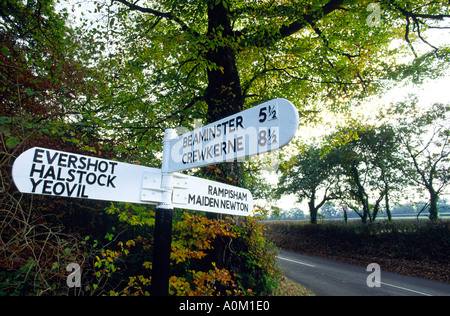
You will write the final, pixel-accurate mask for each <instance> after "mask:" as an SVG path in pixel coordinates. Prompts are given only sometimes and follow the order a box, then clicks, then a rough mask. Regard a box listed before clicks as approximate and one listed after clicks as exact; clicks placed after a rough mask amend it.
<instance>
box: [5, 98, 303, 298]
mask: <svg viewBox="0 0 450 316" xmlns="http://www.w3.org/2000/svg"><path fill="white" fill-rule="evenodd" d="M298 123H299V117H298V112H297V110H296V109H295V107H294V106H293V105H292V103H290V102H289V101H287V100H284V99H275V100H272V101H270V102H267V103H264V104H261V105H259V106H256V107H254V108H251V109H249V110H246V111H243V112H241V113H238V114H235V115H232V116H230V117H227V118H225V119H222V120H220V121H217V122H215V123H212V124H210V125H207V126H204V127H202V128H200V129H196V130H194V131H192V132H190V133H186V134H184V135H182V136H179V137H177V134H176V131H175V130H173V129H168V130H166V133H165V136H164V146H163V162H162V169H155V168H149V167H144V166H138V165H132V164H127V163H122V162H117V161H112V160H106V159H100V158H94V157H89V156H84V155H78V154H71V153H66V152H62V151H57V150H51V149H46V148H39V147H36V148H32V149H29V150H27V151H25V152H24V153H22V154H21V155H20V156H19V157H18V158H17V159H16V160H15V161H14V164H13V168H12V175H13V180H14V183H15V184H16V186H17V188H18V189H19V191H20V192H22V193H31V194H43V195H51V196H60V197H72V198H81V199H94V200H104V201H115V202H129V203H144V204H151V205H157V207H156V218H155V241H154V250H153V254H154V255H153V257H154V258H153V270H152V284H151V291H150V292H151V294H152V295H155V296H167V295H168V290H169V276H170V275H169V267H170V249H171V248H170V247H171V241H172V214H173V209H174V208H182V209H190V210H198V211H205V212H215V213H222V214H231V215H238V216H249V215H250V214H251V211H252V209H253V197H252V194H251V193H250V191H249V190H246V189H242V188H239V187H235V186H231V185H227V184H222V183H218V182H214V181H210V180H205V179H201V178H197V177H192V176H187V175H184V174H179V173H176V172H177V171H181V170H186V169H191V168H197V167H201V166H206V165H211V164H215V163H220V162H225V161H234V160H236V159H239V158H244V157H250V156H254V155H258V154H261V153H265V152H270V151H273V150H276V149H278V148H280V147H282V146H285V145H286V144H288V143H289V142H290V141H291V139H292V138H293V137H294V135H295V132H296V131H297V128H298Z"/></svg>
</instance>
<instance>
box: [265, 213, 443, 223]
mask: <svg viewBox="0 0 450 316" xmlns="http://www.w3.org/2000/svg"><path fill="white" fill-rule="evenodd" d="M439 219H440V220H442V221H450V214H445V215H444V216H439ZM392 220H393V221H394V222H395V221H411V222H417V217H416V216H415V215H414V216H393V217H392ZM429 220H430V219H429V218H428V217H426V216H420V217H419V221H420V222H423V221H429ZM385 221H387V217H381V216H379V217H377V219H376V220H375V223H377V222H385ZM263 222H267V223H276V222H285V223H287V222H292V223H309V222H310V220H309V219H301V220H290V219H283V220H264V221H263ZM317 222H319V223H321V222H324V223H326V222H342V223H343V222H344V218H324V219H318V220H317ZM348 222H349V223H355V224H357V223H361V218H349V219H348Z"/></svg>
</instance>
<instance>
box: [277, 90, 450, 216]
mask: <svg viewBox="0 0 450 316" xmlns="http://www.w3.org/2000/svg"><path fill="white" fill-rule="evenodd" d="M449 110H450V106H449V105H443V104H434V105H433V106H431V107H430V108H427V109H424V108H422V109H421V108H420V107H419V105H418V101H417V98H414V97H412V98H410V99H409V100H408V101H406V102H402V103H399V104H396V105H394V106H392V107H391V109H389V110H387V111H386V112H385V113H381V114H380V115H379V120H378V121H379V124H377V125H369V124H361V123H359V122H357V121H353V122H350V124H347V125H346V126H345V127H341V128H338V130H337V131H336V132H335V133H333V134H331V135H328V136H326V137H324V138H323V139H322V140H319V141H317V142H315V143H314V144H309V145H305V144H299V146H298V148H299V152H298V154H297V155H295V156H294V157H292V158H291V159H289V160H287V161H284V162H283V163H281V165H280V169H279V173H280V174H281V176H280V179H279V185H278V187H277V188H276V189H275V190H274V195H275V197H280V196H282V195H284V194H295V195H296V196H297V198H298V201H299V202H302V201H307V203H308V208H309V213H310V218H311V222H312V223H316V222H317V217H318V214H319V210H320V209H324V206H325V205H326V203H331V202H335V203H337V204H339V205H343V207H342V209H343V212H344V217H345V216H351V215H350V214H351V213H353V212H354V213H355V214H356V215H357V216H359V217H360V218H361V220H362V222H363V223H367V222H374V221H375V220H376V218H377V217H378V216H379V215H380V214H385V215H386V216H387V217H388V219H389V220H391V219H392V214H393V211H394V209H395V207H394V206H395V205H396V204H399V202H400V201H404V200H407V201H411V202H414V201H412V197H413V196H415V195H417V194H420V195H422V194H423V195H425V196H426V197H427V199H428V200H427V202H426V203H422V204H421V205H422V206H421V207H420V208H418V213H424V212H426V213H428V214H429V215H428V216H429V218H430V220H431V221H436V220H437V219H438V218H439V200H440V199H441V197H442V194H444V193H445V189H446V188H447V186H448V184H449V181H450V176H449V174H450V172H449V171H450V142H449V137H450V116H449V114H448V113H449ZM392 122H393V123H392ZM417 205H419V204H417ZM417 205H416V207H417ZM325 209H326V208H325Z"/></svg>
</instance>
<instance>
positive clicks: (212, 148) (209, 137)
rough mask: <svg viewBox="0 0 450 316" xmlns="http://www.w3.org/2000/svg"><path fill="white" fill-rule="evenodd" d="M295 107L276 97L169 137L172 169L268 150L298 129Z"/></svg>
mask: <svg viewBox="0 0 450 316" xmlns="http://www.w3.org/2000/svg"><path fill="white" fill-rule="evenodd" d="M298 124H299V116H298V111H297V109H296V108H295V106H294V105H293V104H292V103H291V102H289V101H287V100H285V99H275V100H272V101H269V102H266V103H264V104H261V105H258V106H255V107H253V108H251V109H248V110H246V111H243V112H240V113H238V114H235V115H232V116H229V117H227V118H224V119H222V120H219V121H217V122H215V123H212V124H209V125H206V126H203V127H201V128H198V129H196V130H194V131H192V132H188V133H186V134H184V135H182V136H179V137H177V138H175V139H173V140H171V146H170V148H171V155H170V161H169V169H170V171H171V172H175V171H181V170H186V169H191V168H197V167H202V166H207V165H212V164H216V163H220V162H225V161H233V160H235V159H239V158H244V157H251V156H254V155H258V154H262V153H266V152H271V151H274V150H277V149H279V148H281V147H283V146H285V145H287V144H288V143H289V142H290V141H291V140H292V138H293V137H294V136H295V133H296V132H297V129H298Z"/></svg>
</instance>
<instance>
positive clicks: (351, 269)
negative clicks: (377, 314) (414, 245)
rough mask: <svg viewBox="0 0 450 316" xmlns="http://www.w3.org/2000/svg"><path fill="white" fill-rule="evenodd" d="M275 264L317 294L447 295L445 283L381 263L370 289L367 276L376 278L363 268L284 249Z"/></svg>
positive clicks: (372, 279)
mask: <svg viewBox="0 0 450 316" xmlns="http://www.w3.org/2000/svg"><path fill="white" fill-rule="evenodd" d="M278 263H279V265H280V267H281V269H282V270H283V271H285V275H286V277H288V278H289V279H291V280H293V281H295V282H298V283H300V284H302V285H303V286H304V287H306V288H307V289H308V290H311V291H312V292H314V293H315V294H316V295H317V296H450V285H449V284H445V283H440V282H436V281H430V280H425V279H420V278H414V277H410V276H405V275H401V274H396V273H391V272H384V271H383V267H382V266H381V272H380V280H379V281H380V283H379V284H377V285H380V284H381V286H380V287H372V288H371V287H369V286H368V285H367V279H368V277H369V280H371V281H374V280H376V279H374V278H373V277H372V276H370V275H371V273H372V270H371V271H369V272H367V271H366V268H367V267H361V266H355V265H351V264H347V263H342V262H337V261H332V260H328V259H323V258H317V257H309V256H304V255H300V254H297V253H293V252H287V251H281V252H280V254H279V255H278ZM367 264H370V262H368V263H367Z"/></svg>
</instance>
